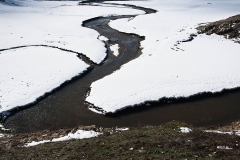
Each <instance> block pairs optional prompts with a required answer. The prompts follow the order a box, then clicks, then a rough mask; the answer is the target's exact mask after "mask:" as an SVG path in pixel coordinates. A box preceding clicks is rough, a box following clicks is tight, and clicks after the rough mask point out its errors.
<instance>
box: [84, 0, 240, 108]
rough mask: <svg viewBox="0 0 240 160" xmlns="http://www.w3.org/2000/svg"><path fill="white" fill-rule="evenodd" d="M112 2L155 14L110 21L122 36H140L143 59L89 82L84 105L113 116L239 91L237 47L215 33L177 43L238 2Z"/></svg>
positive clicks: (234, 10)
mask: <svg viewBox="0 0 240 160" xmlns="http://www.w3.org/2000/svg"><path fill="white" fill-rule="evenodd" d="M114 3H116V2H114ZM117 3H129V4H135V5H140V6H143V7H148V8H154V9H156V10H157V11H158V12H157V13H155V14H148V15H141V16H137V17H136V18H134V19H131V21H129V20H128V19H126V18H125V19H120V20H116V21H112V22H111V23H110V26H111V27H112V28H115V29H117V30H120V31H121V32H127V33H135V34H139V35H141V36H145V40H144V41H142V42H141V47H142V48H143V50H142V55H141V56H140V57H138V58H137V59H134V60H133V61H131V62H129V63H127V64H125V65H123V66H122V67H121V69H120V70H118V71H116V72H114V73H113V74H111V75H109V76H106V77H104V78H102V79H100V80H98V81H96V82H94V83H92V85H91V92H90V94H89V96H88V97H87V98H86V101H87V102H90V103H91V104H94V105H95V106H96V107H98V108H101V109H103V110H104V111H105V112H113V113H114V112H116V111H118V110H121V109H124V108H126V107H129V106H134V105H137V104H142V103H144V102H146V101H157V100H159V99H162V98H180V97H190V96H193V95H196V94H201V93H205V92H211V93H216V92H221V91H222V90H223V89H234V88H237V87H240V73H239V72H238V71H239V69H240V63H239V62H238V59H239V58H240V53H239V50H240V45H239V44H237V43H234V42H233V41H231V40H227V39H224V38H223V37H221V36H218V35H211V36H207V35H197V37H194V40H193V41H190V42H184V43H183V42H182V41H184V40H186V39H188V38H189V36H190V34H192V33H194V34H197V33H196V32H197V31H196V30H195V29H194V28H196V27H197V26H199V24H200V23H206V22H211V21H216V20H220V19H224V18H227V17H230V16H233V15H236V14H239V6H240V2H239V1H238V0H229V1H224V0H217V1H216V0H203V1H197V0H185V1H177V0H170V1H158V0H150V1H124V2H117ZM208 3H212V5H209V4H208ZM105 112H104V113H105Z"/></svg>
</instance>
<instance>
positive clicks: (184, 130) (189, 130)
mask: <svg viewBox="0 0 240 160" xmlns="http://www.w3.org/2000/svg"><path fill="white" fill-rule="evenodd" d="M180 130H181V132H182V133H190V132H192V130H191V129H190V128H187V127H180Z"/></svg>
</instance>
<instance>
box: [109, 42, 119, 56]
mask: <svg viewBox="0 0 240 160" xmlns="http://www.w3.org/2000/svg"><path fill="white" fill-rule="evenodd" d="M110 49H111V51H112V52H113V54H114V55H115V56H116V57H117V56H118V55H119V51H118V50H119V45H118V44H114V45H110Z"/></svg>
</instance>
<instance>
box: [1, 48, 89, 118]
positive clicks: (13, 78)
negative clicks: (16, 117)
mask: <svg viewBox="0 0 240 160" xmlns="http://www.w3.org/2000/svg"><path fill="white" fill-rule="evenodd" d="M88 67H89V65H87V64H86V63H85V62H83V61H82V60H80V59H79V58H78V57H77V55H76V54H75V53H69V52H66V51H61V50H59V49H55V48H49V47H26V48H19V49H11V50H6V51H1V52H0V74H1V77H0V105H1V108H0V113H1V112H3V111H6V110H10V109H12V108H14V107H17V106H23V105H26V104H28V103H31V102H34V101H35V100H36V99H37V98H38V97H41V96H43V95H44V94H45V93H46V92H51V91H52V90H53V89H54V88H56V87H59V86H60V85H61V84H62V83H64V82H65V81H67V80H70V79H72V78H73V77H75V76H77V75H80V74H81V73H82V72H84V71H85V70H86V69H87V68H88ZM13 97H14V98H13Z"/></svg>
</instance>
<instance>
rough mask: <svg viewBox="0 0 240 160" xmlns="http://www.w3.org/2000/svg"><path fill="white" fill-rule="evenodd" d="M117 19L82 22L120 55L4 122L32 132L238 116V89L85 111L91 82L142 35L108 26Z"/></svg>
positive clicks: (117, 63) (125, 58)
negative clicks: (112, 111)
mask: <svg viewBox="0 0 240 160" xmlns="http://www.w3.org/2000/svg"><path fill="white" fill-rule="evenodd" d="M140 9H143V8H140ZM147 12H149V11H147ZM152 12H154V11H152ZM123 17H131V16H123ZM117 18H122V17H121V16H118V17H105V18H96V19H94V20H91V21H86V22H85V23H84V26H86V27H90V28H93V29H95V30H97V31H98V32H99V33H100V34H101V35H104V36H105V37H107V38H108V39H110V41H112V42H116V43H120V44H121V45H122V46H123V52H122V53H121V54H120V56H119V57H117V58H116V57H114V56H113V55H111V54H109V55H108V57H107V59H106V61H105V62H104V63H103V64H102V65H101V66H95V68H94V69H93V70H92V71H90V72H89V73H88V74H86V75H85V76H83V77H81V78H78V79H77V80H75V81H73V82H72V83H70V84H68V85H66V86H64V87H62V88H61V89H60V90H59V91H57V92H54V93H53V94H51V95H50V96H48V97H46V98H44V99H43V100H41V101H40V102H38V103H37V104H36V105H34V106H32V107H31V108H29V109H27V110H23V111H21V112H18V113H17V114H15V115H14V116H11V117H9V118H8V119H7V121H6V122H5V125H6V126H7V127H8V128H11V129H12V130H15V131H16V132H32V131H37V130H44V129H59V128H69V127H76V126H79V125H92V124H95V125H97V126H102V127H112V126H136V125H158V124H162V123H164V122H168V121H171V120H179V121H183V122H187V123H189V124H192V125H195V126H206V125H214V124H219V123H225V122H228V121H231V120H234V119H238V118H240V91H234V92H232V93H224V94H221V95H218V96H212V97H211V96H208V97H207V98H206V97H205V98H204V97H200V98H196V99H189V100H187V101H185V102H175V103H170V104H168V103H155V104H153V105H152V106H148V105H143V106H141V107H139V109H133V110H131V109H128V110H125V111H123V112H120V113H119V114H117V115H114V116H111V117H108V116H103V115H99V114H96V113H93V112H91V111H89V110H88V109H87V108H86V107H85V105H84V100H85V94H86V92H87V91H88V90H89V87H90V85H91V83H92V82H94V81H96V80H98V79H101V78H103V77H104V76H106V75H109V74H111V73H112V72H114V71H115V70H117V69H119V68H120V67H121V65H123V64H125V63H127V62H129V61H130V60H132V59H134V58H136V57H138V56H139V55H140V52H139V42H140V41H141V40H143V37H139V36H137V35H129V34H124V33H119V32H118V31H116V30H113V29H111V28H110V27H109V26H108V25H107V23H108V21H109V20H110V19H117ZM79 45H81V44H79ZM93 47H94V46H93ZM152 74H154V73H152ZM147 106H148V107H147Z"/></svg>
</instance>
